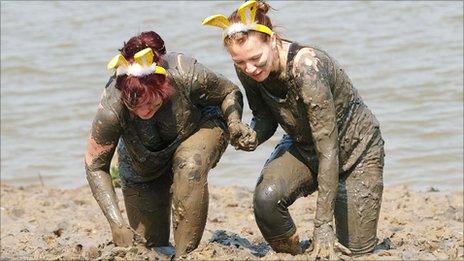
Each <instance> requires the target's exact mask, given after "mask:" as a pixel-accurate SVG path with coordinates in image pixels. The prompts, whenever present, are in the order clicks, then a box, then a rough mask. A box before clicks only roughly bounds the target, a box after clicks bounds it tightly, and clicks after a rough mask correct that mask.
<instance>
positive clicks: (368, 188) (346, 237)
mask: <svg viewBox="0 0 464 261" xmlns="http://www.w3.org/2000/svg"><path fill="white" fill-rule="evenodd" d="M383 166H384V148H383V140H381V139H380V140H378V142H376V143H373V145H372V146H371V147H370V149H369V150H368V151H367V153H366V154H365V155H363V158H362V160H361V161H360V162H359V163H358V164H357V165H356V167H355V168H354V169H353V170H352V171H351V172H350V173H348V175H347V176H346V177H345V178H344V179H342V180H341V181H340V183H339V187H338V194H337V200H336V203H335V221H336V227H337V236H338V239H339V241H340V242H341V243H342V244H344V245H346V246H347V247H349V248H350V249H351V250H352V251H353V252H354V253H365V252H370V251H371V250H372V249H373V248H374V247H375V244H376V242H377V224H378V219H379V214H380V206H381V201H382V193H383Z"/></svg>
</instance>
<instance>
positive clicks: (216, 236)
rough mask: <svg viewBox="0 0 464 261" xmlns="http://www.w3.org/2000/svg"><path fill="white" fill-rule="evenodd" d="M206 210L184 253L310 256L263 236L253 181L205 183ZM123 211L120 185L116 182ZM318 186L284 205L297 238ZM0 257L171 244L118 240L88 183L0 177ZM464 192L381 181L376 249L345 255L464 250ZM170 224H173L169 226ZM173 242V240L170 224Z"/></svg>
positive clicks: (133, 254)
mask: <svg viewBox="0 0 464 261" xmlns="http://www.w3.org/2000/svg"><path fill="white" fill-rule="evenodd" d="M209 191H210V194H209V207H208V209H209V211H208V212H209V214H208V218H207V223H206V228H205V232H204V234H203V237H202V239H201V242H200V245H199V247H198V248H197V249H196V250H194V251H192V252H191V253H189V254H188V255H186V256H183V257H182V258H185V259H189V260H205V259H210V260H225V259H227V260H247V259H248V260H256V259H262V260H276V259H281V260H307V259H309V258H310V254H311V252H310V248H308V249H307V250H306V251H305V253H303V254H301V255H296V256H291V255H289V254H282V253H279V254H277V253H275V252H274V251H273V250H272V249H271V248H270V247H269V245H268V244H267V243H266V242H265V240H264V238H263V237H262V236H261V233H260V232H259V229H258V227H257V225H256V222H255V220H254V216H253V208H252V198H253V192H252V190H251V189H246V188H241V187H221V188H218V187H214V186H211V185H210V186H209ZM116 194H117V195H118V197H119V199H120V200H119V206H120V208H121V209H122V212H123V216H124V218H126V217H125V216H126V214H125V207H124V204H123V202H122V200H121V199H122V193H121V190H120V189H116ZM316 198H317V193H315V194H313V195H310V196H309V197H306V198H300V199H298V200H297V201H296V202H295V203H294V204H293V205H292V206H290V208H289V210H290V212H291V214H292V216H293V218H294V221H295V225H296V226H297V230H298V232H299V234H300V240H301V241H302V242H304V241H308V240H310V239H311V238H312V235H313V230H314V225H313V222H312V220H314V213H315V210H316ZM0 213H1V233H0V234H1V253H0V258H1V259H2V260H8V259H11V260H17V259H28V260H31V259H35V260H39V259H41V260H43V259H113V260H127V259H137V260H143V259H150V260H156V259H161V260H167V259H169V258H170V257H171V256H172V255H173V254H174V248H173V247H169V246H168V247H157V248H153V249H147V248H145V247H144V246H142V245H137V246H133V247H127V248H122V247H115V246H114V244H113V243H112V242H111V232H110V228H109V225H108V222H107V221H106V218H105V217H104V216H103V213H102V212H101V211H100V210H99V208H98V205H97V203H96V202H95V200H94V199H93V197H92V193H91V191H90V189H89V188H88V187H83V188H78V189H71V190H61V189H56V188H47V187H38V186H28V187H14V186H10V185H7V184H2V185H1V212H0ZM463 221H464V219H463V192H462V191H461V192H453V193H451V192H446V191H436V189H431V190H429V191H426V192H413V191H411V190H410V189H408V188H407V187H402V186H400V187H394V188H389V187H387V188H385V190H384V195H383V198H382V210H381V213H380V220H379V227H378V234H377V235H378V238H379V243H378V245H377V246H376V248H375V250H374V253H372V254H366V255H360V256H355V257H348V256H343V258H344V259H347V260H350V259H353V260H366V259H369V260H398V259H421V260H424V259H427V260H437V259H438V260H447V259H457V260H462V259H463V258H464V242H463V226H464V223H463ZM171 231H172V230H171ZM169 241H170V243H171V244H174V240H173V236H172V232H171V235H170V240H169Z"/></svg>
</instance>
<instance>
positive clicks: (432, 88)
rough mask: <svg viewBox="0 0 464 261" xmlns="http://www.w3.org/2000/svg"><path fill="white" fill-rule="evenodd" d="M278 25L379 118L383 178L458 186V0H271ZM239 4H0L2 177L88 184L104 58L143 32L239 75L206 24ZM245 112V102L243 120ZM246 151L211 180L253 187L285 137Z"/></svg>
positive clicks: (226, 161) (231, 153) (229, 155)
mask: <svg viewBox="0 0 464 261" xmlns="http://www.w3.org/2000/svg"><path fill="white" fill-rule="evenodd" d="M271 4H272V6H273V7H274V8H275V9H277V10H274V11H272V12H270V17H271V19H273V23H274V24H275V25H276V28H275V31H277V32H278V33H280V34H281V35H282V36H283V37H284V38H287V39H291V40H294V41H298V42H300V43H303V44H311V45H315V46H318V47H320V48H322V49H324V50H326V51H327V52H328V53H329V54H330V55H331V56H332V57H334V58H336V59H337V60H338V62H339V63H340V64H341V65H342V66H343V67H344V68H345V69H346V71H347V72H348V74H349V75H350V77H351V79H352V81H353V83H354V85H355V86H356V88H357V89H358V90H359V92H360V94H361V96H362V97H363V99H364V101H365V103H366V104H367V105H368V106H369V108H370V109H371V110H372V111H373V112H374V114H375V115H376V116H377V118H378V119H379V121H380V123H381V128H382V132H383V136H384V139H385V141H386V164H385V172H384V180H385V183H386V185H387V186H392V185H397V184H408V185H410V186H412V187H414V188H416V189H426V188H428V187H431V186H433V187H435V188H439V189H452V190H462V189H463V19H464V18H463V2H462V1H459V2H441V1H440V2H429V1H427V2H416V1H414V2H396V1H394V2H377V1H375V2H364V1H363V2H354V1H343V2H302V1H295V2H293V1H285V2H283V1H282V2H280V1H273V2H271ZM238 5H239V2H238V1H236V2H232V1H228V2H210V1H200V2H193V1H189V2H130V3H129V2H107V1H102V2H100V1H99V2H77V1H71V2H55V1H50V2H29V1H27V2H4V1H2V2H1V180H2V181H5V182H8V183H13V184H31V183H39V176H40V177H42V180H43V182H44V183H45V184H46V185H50V186H57V187H64V188H71V187H77V186H81V185H85V184H86V180H85V172H84V165H83V155H84V151H85V147H86V137H87V132H88V129H89V126H90V123H91V121H92V118H93V116H94V114H95V112H96V108H97V104H98V100H99V97H100V93H101V92H102V90H103V88H104V87H103V86H104V84H105V83H106V81H107V79H108V77H109V72H108V71H106V69H105V67H106V63H107V62H108V60H109V59H110V58H111V57H113V56H114V55H115V54H116V52H117V49H118V48H120V47H121V45H122V43H123V42H124V41H127V39H129V37H131V36H133V35H136V34H138V33H139V32H142V31H146V30H154V31H157V32H158V33H159V34H160V35H161V36H163V38H164V40H165V42H166V46H167V49H168V51H169V50H170V51H180V52H183V53H185V54H187V55H190V56H193V57H195V58H197V59H198V60H199V61H200V62H201V63H203V64H205V65H206V66H208V67H210V68H211V69H213V70H214V71H216V72H219V73H221V74H223V75H225V76H226V77H228V78H229V79H231V80H232V81H234V82H235V83H237V84H238V83H239V82H238V79H237V77H236V75H235V72H234V70H233V66H232V63H231V61H230V58H229V57H228V55H227V53H226V52H225V50H224V49H223V47H222V45H221V41H220V31H219V30H217V29H215V28H212V27H202V26H201V20H202V19H203V18H204V17H206V16H209V15H213V14H216V13H224V14H226V15H228V14H230V12H231V11H232V10H233V9H234V8H237V7H238ZM250 118H251V113H250V110H249V108H248V107H245V111H244V119H245V121H247V122H249V120H250ZM282 134H283V131H282V130H281V129H280V128H279V130H278V132H277V133H276V134H275V135H274V136H273V137H272V138H271V139H270V140H269V141H268V142H267V143H265V144H263V145H262V146H261V147H260V148H258V149H257V151H255V152H253V153H247V152H238V151H235V150H234V148H233V147H231V146H229V148H228V150H227V151H226V153H225V154H224V156H223V158H222V159H221V161H220V163H219V164H218V166H217V167H216V168H215V169H214V170H212V171H211V173H210V178H209V181H210V182H211V183H212V184H214V185H240V186H248V187H253V186H254V184H255V182H256V179H257V177H258V175H259V172H260V170H261V168H262V166H263V164H264V162H265V160H266V159H267V157H268V156H269V154H270V153H271V152H272V150H273V148H274V146H275V145H276V144H277V142H278V141H279V139H280V138H281V136H282Z"/></svg>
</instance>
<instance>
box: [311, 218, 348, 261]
mask: <svg viewBox="0 0 464 261" xmlns="http://www.w3.org/2000/svg"><path fill="white" fill-rule="evenodd" d="M337 252H341V253H343V254H347V255H351V251H350V250H349V249H348V248H346V247H345V246H343V245H342V244H340V243H339V242H338V241H337V239H336V237H335V233H334V231H333V228H332V226H331V225H330V224H324V225H322V226H320V227H317V228H315V229H314V249H313V253H312V254H311V257H312V258H314V259H319V258H326V259H329V260H339V259H340V256H339V255H338V254H337Z"/></svg>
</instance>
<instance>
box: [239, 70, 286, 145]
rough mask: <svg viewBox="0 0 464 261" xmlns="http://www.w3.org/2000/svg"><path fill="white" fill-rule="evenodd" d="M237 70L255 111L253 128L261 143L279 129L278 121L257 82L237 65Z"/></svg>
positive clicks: (252, 121) (252, 109)
mask: <svg viewBox="0 0 464 261" xmlns="http://www.w3.org/2000/svg"><path fill="white" fill-rule="evenodd" d="M235 71H236V72H237V76H238V79H239V80H240V82H241V83H242V86H243V88H244V89H245V93H246V97H247V100H248V105H249V106H250V109H251V111H252V113H253V118H252V119H251V124H250V125H251V128H253V129H254V130H255V131H256V134H257V138H258V144H261V143H263V142H265V141H267V140H268V139H269V138H270V137H272V135H274V133H275V132H276V130H277V121H276V120H275V119H274V116H273V115H272V113H271V111H270V109H269V108H268V106H267V104H266V103H265V102H264V100H263V99H262V97H261V94H260V92H259V90H258V88H259V87H258V86H257V85H256V82H255V81H253V80H251V79H250V78H248V77H247V76H246V75H244V74H243V73H242V72H241V71H240V69H238V68H237V67H236V68H235Z"/></svg>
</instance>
